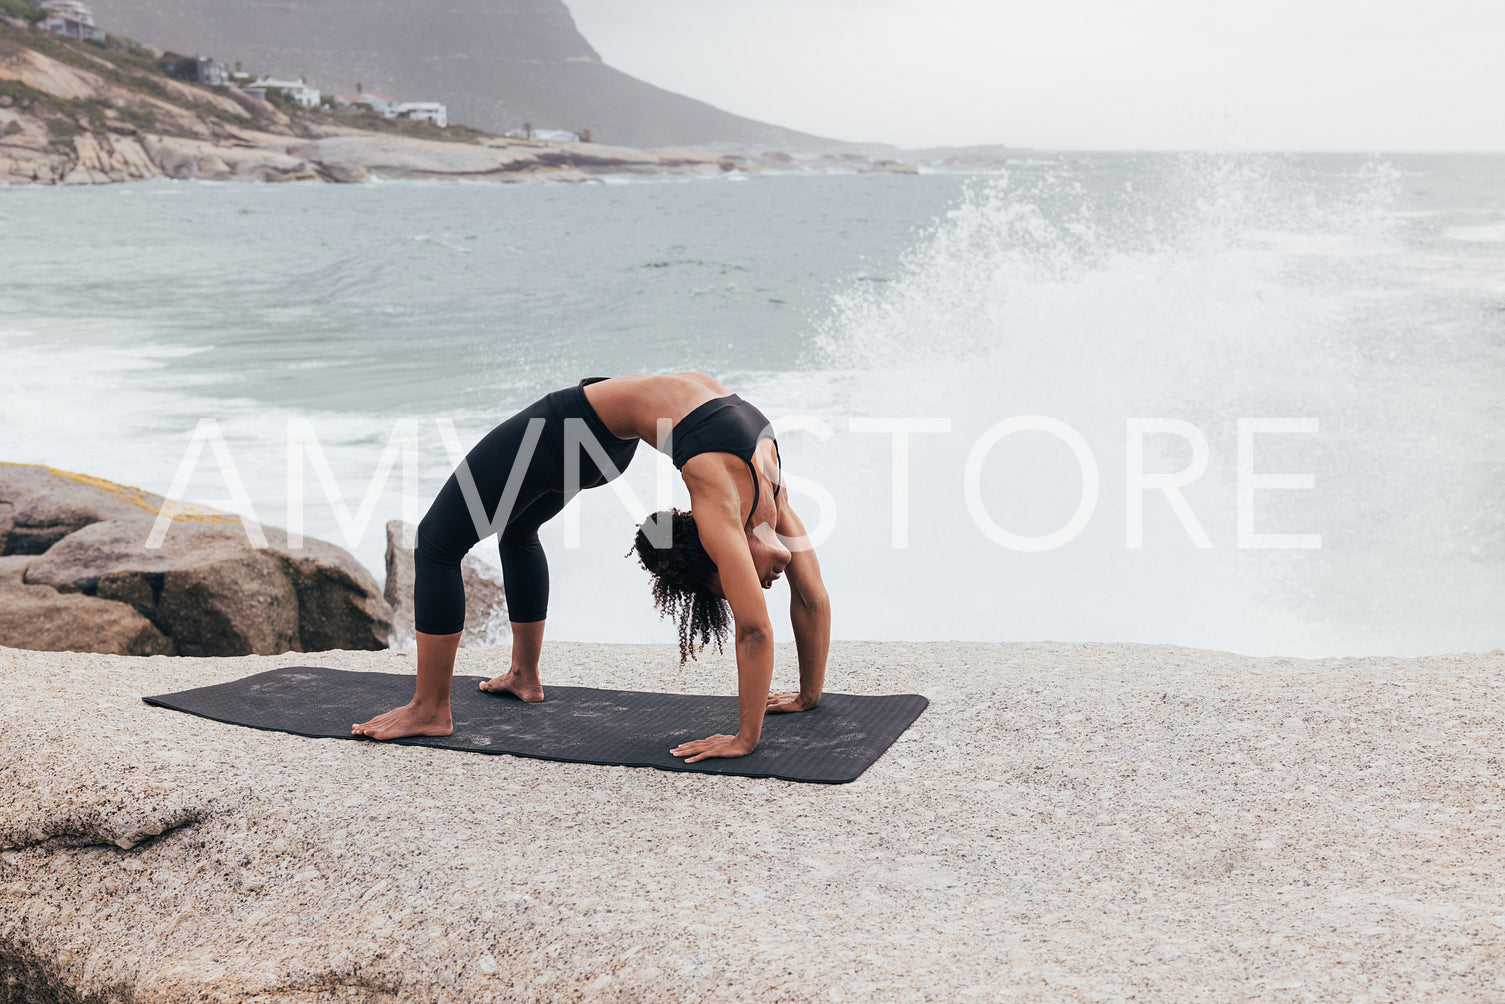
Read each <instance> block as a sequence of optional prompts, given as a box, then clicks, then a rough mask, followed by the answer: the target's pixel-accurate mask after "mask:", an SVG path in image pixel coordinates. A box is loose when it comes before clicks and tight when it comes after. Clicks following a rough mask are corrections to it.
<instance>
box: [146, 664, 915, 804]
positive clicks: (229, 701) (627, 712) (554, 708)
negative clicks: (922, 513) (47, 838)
mask: <svg viewBox="0 0 1505 1004" xmlns="http://www.w3.org/2000/svg"><path fill="white" fill-rule="evenodd" d="M482 679H484V677H479V676H457V677H455V685H454V689H453V691H452V692H451V695H450V705H451V711H452V713H453V715H454V722H455V731H454V733H453V734H452V735H448V736H444V737H442V738H426V737H423V736H414V737H411V738H407V739H390V740H386V741H387V742H389V743H392V744H397V745H404V746H435V747H438V748H440V749H452V750H467V751H469V752H472V753H511V754H514V755H516V756H527V757H537V758H539V759H542V760H564V761H568V762H570V763H594V764H608V765H613V766H617V765H620V766H627V767H657V768H659V769H660V770H678V771H689V772H693V773H698V774H733V775H737V776H739V777H775V778H781V779H783V780H785V781H813V782H818V783H823V784H842V783H845V782H847V781H854V780H856V779H857V777H858V775H860V774H861V773H862V772H863V771H865V770H867V768H868V767H869V766H870V765H871V764H872V763H873V761H875V760H877V759H878V758H879V757H880V756H882V755H883V751H884V750H886V749H888V748H889V747H890V746H891V745H893V742H894V740H895V739H897V738H899V736H900V735H901V734H902V733H903V732H904V730H905V729H907V728H909V726H910V724H911V723H912V722H913V721H914V720H915V719H916V718H918V717H919V716H920V712H922V711H924V710H925V707H926V706H927V705H928V704H929V703H930V702H929V701H927V700H926V699H925V698H923V697H921V696H919V695H918V694H898V695H892V696H884V697H861V696H857V695H853V694H826V695H825V696H824V697H822V698H821V701H820V705H819V706H817V707H816V708H814V709H813V710H811V711H801V712H799V713H797V714H777V715H768V716H767V717H766V718H764V719H763V735H762V738H761V739H760V741H759V743H758V748H757V749H756V750H754V751H753V752H752V753H750V754H748V755H747V756H745V757H737V758H736V759H717V760H702V761H700V762H699V763H694V764H686V763H685V762H684V761H683V760H681V759H680V758H679V757H675V756H671V755H670V754H669V751H670V750H671V749H673V748H674V747H676V746H678V745H679V744H680V743H682V742H685V741H687V740H692V739H704V738H705V737H707V736H711V735H715V734H716V733H724V734H727V735H731V734H734V733H736V731H737V699H736V698H735V697H701V696H697V695H693V694H647V693H640V692H638V691H631V690H597V689H595V688H592V687H551V686H549V685H548V684H547V683H545V685H544V698H545V699H544V700H543V701H541V702H539V703H537V704H526V703H524V702H522V701H519V700H518V699H517V698H515V697H512V696H511V695H510V694H488V693H486V692H485V691H482V690H479V689H477V687H476V684H477V683H478V682H480V681H481V680H482ZM412 696H413V678H412V677H411V676H404V675H397V674H393V673H352V672H349V671H347V670H342V669H328V668H326V667H323V666H291V667H288V668H286V669H271V670H268V671H266V672H265V673H257V674H256V675H255V676H248V677H246V678H244V679H241V680H233V681H231V682H230V683H220V684H216V685H214V686H212V687H197V688H195V689H193V690H183V691H179V692H178V693H176V694H163V695H162V696H160V697H143V698H142V700H144V701H145V702H146V703H147V704H151V705H155V706H157V707H159V708H171V709H172V710H174V711H185V712H187V713H188V714H190V715H198V716H199V717H201V718H210V719H213V720H214V721H217V722H228V723H230V724H232V725H245V726H248V727H250V728H253V729H266V730H268V731H272V732H289V733H291V734H293V735H296V736H310V737H313V738H316V739H356V740H360V741H362V742H376V741H377V740H374V739H367V738H366V737H364V736H352V735H351V734H350V726H351V723H353V722H364V721H367V720H368V719H370V718H372V717H374V716H376V715H378V714H380V713H381V712H383V711H386V710H388V709H389V708H395V707H398V706H399V705H402V704H406V703H407V702H408V700H409V699H410V698H411V697H412Z"/></svg>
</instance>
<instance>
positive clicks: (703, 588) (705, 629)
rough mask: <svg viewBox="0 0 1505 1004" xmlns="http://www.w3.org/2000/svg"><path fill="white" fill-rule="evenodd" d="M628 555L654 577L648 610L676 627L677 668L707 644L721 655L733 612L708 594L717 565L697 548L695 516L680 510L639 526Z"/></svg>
mask: <svg viewBox="0 0 1505 1004" xmlns="http://www.w3.org/2000/svg"><path fill="white" fill-rule="evenodd" d="M666 521H667V525H668V529H669V534H668V546H667V547H659V546H657V544H656V541H657V542H658V543H662V542H663V541H664V539H665V535H664V529H663V528H664V527H665V524H666ZM633 551H636V552H637V556H638V561H639V562H641V563H642V566H643V567H644V568H646V569H647V570H648V571H649V572H651V573H653V605H654V606H656V607H658V612H659V614H660V615H661V616H663V617H667V618H669V619H671V620H674V621H676V622H677V623H678V625H679V664H680V666H681V667H683V666H684V664H685V661H686V660H688V659H693V658H695V657H696V653H697V652H698V651H699V650H700V649H702V648H704V647H705V646H706V644H708V643H709V642H711V641H712V640H714V641H715V642H716V651H717V652H720V651H721V650H722V647H721V646H722V643H723V642H724V641H726V636H727V632H728V630H729V629H730V627H731V624H732V611H731V607H730V606H729V605H728V604H727V602H726V600H724V599H722V598H721V597H719V596H717V595H716V594H715V593H712V592H711V591H710V590H709V589H708V588H707V586H708V585H709V584H710V582H711V578H712V577H713V576H714V575H715V574H716V563H715V562H714V561H712V560H711V556H710V555H709V554H707V553H706V550H705V545H704V544H702V543H701V542H700V531H699V530H697V529H696V528H695V516H694V515H693V514H691V513H688V512H685V511H684V510H682V509H664V510H660V511H659V512H656V513H654V514H653V515H651V516H649V517H648V518H647V519H645V520H643V522H642V523H641V524H640V525H639V526H638V532H637V536H636V537H635V538H634V539H633ZM633 551H628V552H627V553H628V554H629V555H631V554H632V553H633Z"/></svg>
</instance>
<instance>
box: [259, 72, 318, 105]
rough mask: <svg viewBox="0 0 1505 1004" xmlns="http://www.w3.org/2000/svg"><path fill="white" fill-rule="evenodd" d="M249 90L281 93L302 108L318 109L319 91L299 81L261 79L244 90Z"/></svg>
mask: <svg viewBox="0 0 1505 1004" xmlns="http://www.w3.org/2000/svg"><path fill="white" fill-rule="evenodd" d="M251 88H259V89H260V90H262V91H281V92H282V93H283V94H286V95H287V96H288V97H290V98H292V99H293V100H294V101H296V102H297V103H298V104H299V105H301V106H302V107H304V108H317V107H319V89H318V88H317V87H309V86H308V84H306V83H304V82H303V81H301V80H274V79H272V78H270V77H262V78H261V79H259V80H255V81H252V82H251V83H250V84H249V85H248V86H247V88H246V89H247V90H250V89H251Z"/></svg>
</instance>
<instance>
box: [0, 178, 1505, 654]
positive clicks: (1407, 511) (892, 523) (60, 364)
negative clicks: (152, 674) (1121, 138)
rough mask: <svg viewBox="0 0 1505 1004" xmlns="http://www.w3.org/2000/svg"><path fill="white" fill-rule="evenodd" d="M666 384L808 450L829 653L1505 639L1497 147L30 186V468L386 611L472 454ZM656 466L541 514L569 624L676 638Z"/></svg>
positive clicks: (0, 304) (23, 279) (642, 455)
mask: <svg viewBox="0 0 1505 1004" xmlns="http://www.w3.org/2000/svg"><path fill="white" fill-rule="evenodd" d="M680 369H698V370H704V371H707V372H710V373H713V374H716V375H717V376H719V377H720V378H721V379H722V380H723V381H724V382H725V383H726V384H727V385H728V386H729V387H730V388H731V389H732V390H734V391H736V392H737V393H739V394H741V395H742V396H743V397H745V398H747V399H749V400H751V401H752V402H754V403H755V404H757V405H758V406H759V407H760V408H761V409H762V410H763V411H764V412H765V413H767V414H768V415H769V416H770V418H771V419H773V421H774V422H775V423H776V425H777V426H778V428H779V439H780V447H781V452H782V455H783V460H784V467H785V471H786V472H787V474H788V475H789V479H788V484H789V490H790V497H791V500H792V502H793V505H794V507H795V508H796V510H797V511H798V512H799V513H800V515H801V517H802V519H803V521H804V523H805V525H806V527H807V529H809V531H810V537H811V539H812V541H814V542H815V545H816V546H815V554H816V555H817V556H818V559H819V562H820V567H821V571H822V574H823V576H824V578H825V580H826V582H827V584H828V586H829V589H830V592H831V595H832V602H833V629H834V633H835V635H836V636H837V637H842V638H873V639H913V640H926V639H949V638H955V639H975V640H1033V639H1059V640H1070V641H1138V642H1171V643H1177V644H1182V645H1189V646H1198V647H1209V648H1220V649H1229V650H1234V651H1239V652H1247V653H1254V654H1290V655H1327V654H1339V655H1342V654H1363V653H1391V654H1418V653H1435V652H1448V651H1460V650H1481V649H1490V648H1495V647H1498V646H1501V645H1505V509H1502V505H1501V501H1500V498H1501V489H1502V487H1505V404H1502V393H1501V391H1502V388H1505V158H1501V157H1497V156H1496V157H1491V156H1401V155H1395V156H1375V157H1358V156H1336V155H1334V156H1316V155H1246V156H1212V155H1168V154H1167V155H1132V154H1059V155H1050V154H1041V155H1035V156H1032V157H1030V158H1024V159H1020V160H1018V161H1014V162H1010V163H1008V164H1006V165H1003V166H1002V167H1001V168H994V169H992V170H991V171H989V172H987V173H947V172H939V171H937V172H927V173H922V174H921V175H919V176H893V175H800V174H790V175H760V176H745V175H740V174H738V175H732V176H729V177H723V178H718V179H711V180H690V181H686V180H683V179H673V180H668V179H663V180H659V179H648V180H641V179H639V180H630V179H621V180H620V182H619V183H606V184H593V185H562V184H536V185H494V184H466V183H451V182H401V183H381V182H377V183H371V184H364V185H351V186H319V185H249V184H213V183H181V182H153V183H146V184H135V185H120V186H107V187H98V188H55V189H43V188H16V189H8V190H3V191H0V459H5V460H12V461H24V462H31V463H42V464H49V465H52V466H54V467H59V468H63V469H66V470H72V471H80V472H85V473H88V474H92V475H97V476H101V477H106V478H110V479H113V480H116V481H120V482H124V483H127V484H130V485H135V486H139V487H143V488H147V489H149V490H151V491H154V492H159V493H163V494H166V493H168V492H169V491H170V490H172V489H173V487H174V485H175V482H176V483H177V486H178V487H179V488H180V490H181V494H182V495H183V496H185V497H186V498H187V499H189V500H191V501H199V502H203V503H207V504H211V505H219V506H221V507H226V508H230V507H239V508H240V509H248V510H250V513H249V514H251V515H254V517H255V518H256V519H259V520H261V521H263V522H265V523H268V524H273V525H279V526H286V525H288V523H289V522H290V521H292V522H297V521H299V520H301V522H302V524H303V526H304V528H305V531H306V532H307V533H308V534H309V535H310V536H315V537H321V538H323V539H326V540H330V541H333V542H334V543H336V544H339V545H341V546H343V547H346V548H348V549H349V550H351V551H352V552H353V553H354V554H355V555H356V556H357V557H358V558H359V559H360V560H361V561H362V562H363V563H364V564H365V565H367V566H368V567H369V568H370V569H371V571H372V573H373V574H374V575H375V576H376V578H377V579H378V581H380V579H381V578H382V574H383V569H382V567H381V562H382V554H383V549H384V534H383V524H384V523H385V521H386V520H388V519H394V518H399V517H400V516H402V515H404V514H405V513H406V515H408V516H409V518H416V517H418V516H421V515H422V513H423V511H424V509H425V508H426V506H427V503H428V501H429V500H430V499H431V498H432V496H433V494H434V492H435V491H437V489H438V487H439V485H440V484H442V482H443V480H444V478H445V477H446V476H447V475H448V474H449V472H450V470H451V468H452V466H453V463H454V460H455V459H456V453H455V451H456V450H458V451H460V452H463V451H464V450H465V449H468V448H469V446H470V445H471V444H473V443H474V442H475V441H476V440H478V439H479V438H480V437H481V436H482V435H483V434H484V433H485V432H486V431H487V430H488V429H490V428H491V427H492V426H493V425H494V424H496V423H497V422H499V421H501V420H502V419H504V418H506V417H507V416H508V415H509V414H511V413H512V412H513V411H514V410H516V409H517V408H519V407H521V406H523V405H525V404H527V403H529V402H530V401H532V400H533V399H535V398H536V397H538V396H539V395H541V394H543V393H545V392H547V391H549V390H553V389H555V388H558V387H561V386H565V385H567V384H572V383H575V382H576V381H577V380H579V379H580V378H581V377H584V376H593V375H611V374H619V373H663V372H672V371H675V370H680ZM205 419H212V420H213V422H212V423H206V422H205V421H204V420H205ZM896 429H897V430H901V431H899V432H896V431H895V430H896ZM196 435H197V436H198V440H197V442H198V443H199V445H200V447H201V449H200V451H199V453H198V460H197V463H196V464H193V465H189V464H186V463H185V455H187V454H188V453H189V452H190V450H189V448H190V445H191V444H192V443H194V442H195V436H196ZM290 436H292V437H293V438H294V439H295V440H296V441H297V442H298V443H299V444H300V445H299V447H298V449H297V450H296V451H292V452H291V456H292V458H293V460H294V461H295V464H294V466H296V468H297V470H298V471H300V472H301V473H300V474H298V475H294V474H292V473H290V469H289V468H290V461H289V457H290V450H289V445H288V444H289V439H290ZM446 443H448V446H446ZM221 444H222V447H223V448H222V449H217V447H218V446H220V445H221ZM404 446H405V447H406V452H404V449H403V447H404ZM1241 457H1242V463H1241ZM384 458H385V461H386V463H384ZM404 465H406V466H404ZM1241 468H1242V469H1241ZM384 469H385V471H386V473H385V475H382V474H381V472H382V471H383V470H384ZM405 475H406V480H405ZM662 475H672V467H669V466H668V461H667V459H665V458H662V457H660V456H658V455H657V454H655V453H653V452H652V451H651V450H649V449H648V448H647V447H643V448H640V451H639V454H638V457H637V459H636V460H635V461H634V463H633V465H632V467H631V468H630V469H629V471H628V472H627V474H626V475H625V477H624V479H623V480H622V482H621V486H625V487H626V488H628V489H631V495H632V496H634V498H624V497H623V496H624V493H618V492H615V491H613V490H612V489H603V490H600V491H592V492H587V493H585V494H584V495H582V496H581V497H580V499H579V500H577V502H576V503H575V504H574V505H573V506H572V507H571V508H570V509H569V510H567V511H566V513H565V514H563V515H562V516H561V517H560V518H558V519H556V520H555V521H554V522H553V523H551V524H549V525H548V526H547V527H546V528H545V531H544V534H543V537H544V544H545V547H546V548H547V550H548V553H549V558H550V563H551V569H552V573H553V576H552V578H553V597H552V601H551V609H550V618H549V619H550V627H549V631H550V634H551V636H552V637H558V638H574V639H584V640H600V641H606V640H611V641H665V640H670V639H672V637H673V633H672V629H671V628H670V627H669V626H668V625H666V624H664V623H662V622H660V621H659V620H658V619H657V617H656V615H655V613H654V611H653V609H652V606H651V604H650V602H649V594H648V584H647V578H646V573H644V572H643V571H642V570H641V569H640V568H638V567H637V566H636V563H635V562H634V561H632V560H630V559H628V558H627V557H625V552H626V551H627V550H628V547H629V544H630V541H631V536H632V532H633V527H634V524H635V522H636V521H637V519H638V518H640V517H641V515H642V513H643V512H644V511H646V509H648V508H651V507H655V506H656V504H657V503H658V502H659V501H660V500H661V499H660V496H659V495H658V492H659V491H660V490H661V488H663V487H664V486H666V485H667V486H669V487H670V488H672V489H673V493H672V495H671V496H665V497H663V499H662V500H663V501H670V500H672V501H673V502H675V503H677V504H680V505H685V504H687V502H688V497H687V495H686V493H685V492H684V489H683V486H682V485H680V484H677V483H676V481H675V480H674V479H673V478H672V477H667V478H666V477H662ZM1157 476H1158V479H1159V480H1156V479H1157ZM237 482H238V484H239V486H240V487H241V488H242V489H243V495H242V496H241V497H240V499H239V501H237V492H236V491H235V490H234V489H235V487H236V483H237ZM299 483H301V486H302V492H301V497H299V496H297V495H296V493H295V497H294V502H295V503H296V504H295V506H294V508H295V509H296V510H297V511H296V512H291V511H290V509H289V505H290V502H289V497H290V491H289V486H290V484H293V485H297V484H299ZM1166 485H1169V486H1170V489H1169V490H1166V488H1165V486H1166ZM405 486H406V495H405V493H404V488H405ZM331 495H333V496H334V501H331V498H330V496H331ZM476 553H477V554H478V555H480V556H482V557H483V558H484V559H486V560H488V561H491V562H493V563H494V562H495V561H496V554H495V550H494V547H493V545H492V543H491V542H490V541H485V542H483V543H482V544H481V545H478V547H477V550H476ZM768 597H769V602H770V605H771V606H772V607H773V608H774V623H775V625H776V629H777V630H778V632H779V634H780V637H782V638H788V637H789V636H790V635H789V630H788V626H787V618H784V617H782V616H780V615H779V613H778V610H779V608H781V607H783V606H785V605H787V602H788V590H787V586H786V584H784V583H782V582H781V583H778V584H776V585H775V586H774V588H773V589H772V590H770V591H769V593H768ZM728 657H729V656H728Z"/></svg>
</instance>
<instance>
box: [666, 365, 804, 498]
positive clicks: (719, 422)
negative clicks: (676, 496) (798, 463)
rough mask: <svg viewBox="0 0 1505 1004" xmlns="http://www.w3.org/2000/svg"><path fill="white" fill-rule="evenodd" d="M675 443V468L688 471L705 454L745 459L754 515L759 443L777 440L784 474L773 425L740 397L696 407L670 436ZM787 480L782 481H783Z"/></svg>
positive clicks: (776, 452)
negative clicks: (694, 459)
mask: <svg viewBox="0 0 1505 1004" xmlns="http://www.w3.org/2000/svg"><path fill="white" fill-rule="evenodd" d="M669 435H670V439H671V441H672V443H673V449H674V452H673V454H672V456H673V459H674V466H675V467H678V468H680V469H681V470H683V469H684V466H685V462H686V461H688V460H689V459H690V458H691V457H697V456H699V455H700V454H702V453H730V454H732V455H734V456H738V457H741V458H742V462H743V463H745V464H747V469H748V470H749V471H751V472H752V478H753V504H752V507H753V512H757V511H758V498H759V493H760V492H761V490H762V489H761V488H759V486H758V472H757V469H756V468H754V467H753V454H754V452H755V451H756V450H757V448H758V443H759V442H761V441H762V440H764V439H773V451H774V452H773V458H774V462H775V463H776V464H778V465H779V471H780V473H781V474H782V472H783V469H784V464H783V461H782V460H780V459H779V441H778V440H777V439H774V435H773V425H772V423H770V422H769V421H768V418H767V416H765V415H764V414H763V413H762V412H761V411H759V410H758V409H757V408H754V407H753V406H752V405H750V404H748V403H747V402H746V401H744V400H742V399H741V398H740V397H738V396H737V395H736V394H730V395H728V396H726V397H715V398H712V399H711V400H709V401H707V402H705V403H704V404H702V405H700V406H698V407H696V408H695V409H694V410H693V411H691V412H690V413H689V414H688V415H686V416H685V417H684V418H682V419H680V420H679V424H677V425H676V426H674V431H673V432H671V433H670V434H669ZM779 480H780V481H782V480H783V478H782V477H780V479H779ZM773 497H774V498H778V497H779V484H778V482H775V483H774V486H773Z"/></svg>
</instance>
